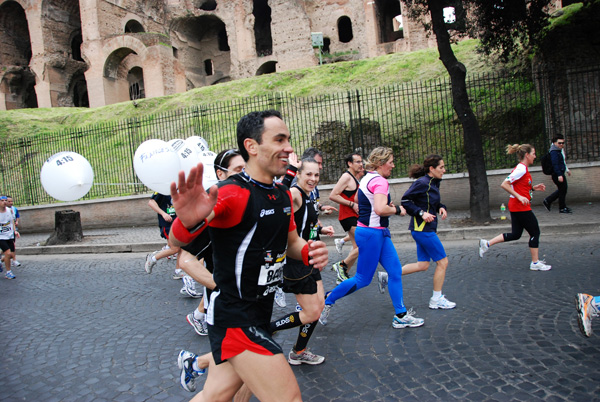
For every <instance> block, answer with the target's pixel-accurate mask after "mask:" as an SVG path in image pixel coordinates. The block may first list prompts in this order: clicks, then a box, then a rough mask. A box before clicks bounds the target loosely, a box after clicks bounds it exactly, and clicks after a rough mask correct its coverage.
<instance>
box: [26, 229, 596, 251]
mask: <svg viewBox="0 0 600 402" xmlns="http://www.w3.org/2000/svg"><path fill="white" fill-rule="evenodd" d="M540 229H541V231H542V236H547V235H581V234H589V233H600V225H599V224H598V223H597V222H589V223H570V224H561V225H556V224H540ZM509 231H510V225H508V224H507V225H490V226H470V227H464V228H451V229H440V230H439V231H438V235H439V237H440V239H441V240H442V241H450V240H478V239H489V238H492V237H494V236H496V235H498V234H500V233H505V232H509ZM391 235H392V241H393V242H394V243H405V242H409V241H413V239H412V236H411V234H410V232H409V231H408V230H403V231H394V232H392V233H391ZM340 237H341V235H340V236H334V237H325V238H323V241H324V242H325V243H326V244H327V245H328V246H334V239H336V238H340ZM163 246H164V242H145V243H129V244H69V245H62V246H61V245H58V246H35V247H20V248H19V249H18V254H19V255H40V254H109V253H147V252H150V251H155V250H160V249H161V248H162V247H163Z"/></svg>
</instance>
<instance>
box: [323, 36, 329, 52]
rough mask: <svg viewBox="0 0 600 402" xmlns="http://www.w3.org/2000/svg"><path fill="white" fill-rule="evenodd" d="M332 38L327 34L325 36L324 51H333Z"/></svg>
mask: <svg viewBox="0 0 600 402" xmlns="http://www.w3.org/2000/svg"><path fill="white" fill-rule="evenodd" d="M330 47H331V39H329V38H328V37H327V36H325V37H323V53H331V50H330Z"/></svg>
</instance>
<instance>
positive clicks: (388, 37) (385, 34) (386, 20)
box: [374, 0, 404, 43]
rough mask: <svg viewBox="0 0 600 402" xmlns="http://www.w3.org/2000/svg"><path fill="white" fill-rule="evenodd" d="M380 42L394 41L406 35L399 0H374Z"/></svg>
mask: <svg viewBox="0 0 600 402" xmlns="http://www.w3.org/2000/svg"><path fill="white" fill-rule="evenodd" d="M374 6H375V18H376V23H377V26H378V30H379V43H386V42H393V41H395V40H397V39H401V38H403V37H404V30H403V27H402V12H401V9H400V1H399V0H374Z"/></svg>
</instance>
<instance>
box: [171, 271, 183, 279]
mask: <svg viewBox="0 0 600 402" xmlns="http://www.w3.org/2000/svg"><path fill="white" fill-rule="evenodd" d="M184 276H185V272H184V271H183V269H181V268H179V269H176V270H175V272H174V273H173V276H172V277H171V278H172V279H175V280H177V279H183V277H184Z"/></svg>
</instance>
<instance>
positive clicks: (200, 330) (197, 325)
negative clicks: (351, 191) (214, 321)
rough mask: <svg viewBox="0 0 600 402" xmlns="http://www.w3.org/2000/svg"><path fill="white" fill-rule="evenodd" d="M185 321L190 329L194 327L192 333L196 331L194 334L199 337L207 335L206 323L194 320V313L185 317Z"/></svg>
mask: <svg viewBox="0 0 600 402" xmlns="http://www.w3.org/2000/svg"><path fill="white" fill-rule="evenodd" d="M185 320H186V321H187V322H188V324H190V325H191V326H192V327H194V331H196V333H197V334H198V335H201V336H206V335H208V326H207V325H206V321H205V320H197V319H195V318H194V313H189V314H188V315H187V316H186V317H185Z"/></svg>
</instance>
